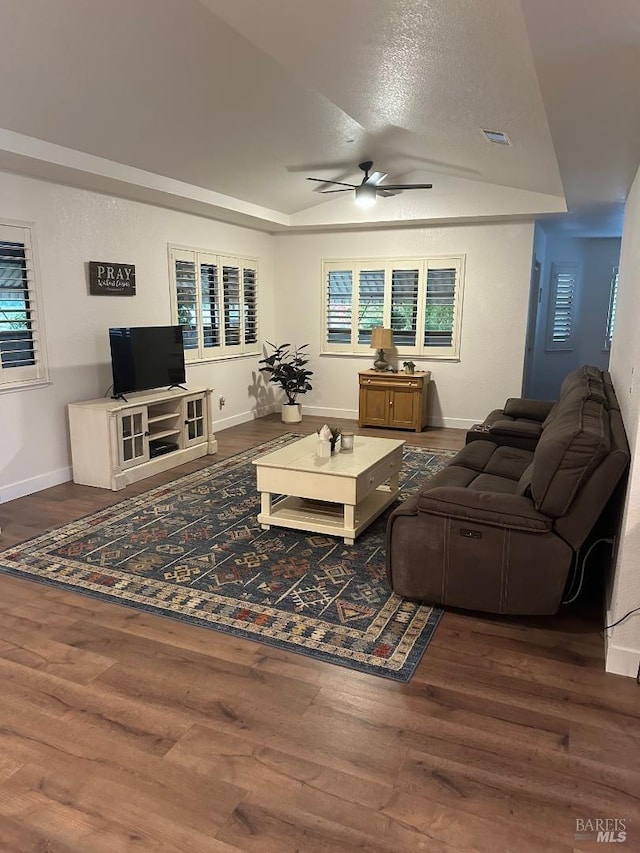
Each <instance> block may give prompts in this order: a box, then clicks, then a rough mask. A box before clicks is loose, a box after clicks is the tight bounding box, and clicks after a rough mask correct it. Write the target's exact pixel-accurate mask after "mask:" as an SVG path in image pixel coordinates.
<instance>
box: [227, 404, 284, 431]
mask: <svg viewBox="0 0 640 853" xmlns="http://www.w3.org/2000/svg"><path fill="white" fill-rule="evenodd" d="M279 411H280V404H279V403H274V404H272V405H270V406H263V407H262V408H260V409H251V410H250V411H248V412H240V414H238V415H231V417H229V418H214V421H213V432H214V433H216V432H219V431H220V430H223V429H229V427H232V426H238V425H239V424H246V423H248V422H249V421H255V420H256V419H257V418H263V417H264V416H265V415H270V414H272V413H273V412H279Z"/></svg>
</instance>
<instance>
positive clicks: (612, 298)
mask: <svg viewBox="0 0 640 853" xmlns="http://www.w3.org/2000/svg"><path fill="white" fill-rule="evenodd" d="M617 307H618V267H614V268H613V271H612V274H611V284H610V285H609V311H608V313H607V330H606V332H605V336H604V347H605V349H610V348H611V340H612V339H613V329H614V326H615V324H616V309H617Z"/></svg>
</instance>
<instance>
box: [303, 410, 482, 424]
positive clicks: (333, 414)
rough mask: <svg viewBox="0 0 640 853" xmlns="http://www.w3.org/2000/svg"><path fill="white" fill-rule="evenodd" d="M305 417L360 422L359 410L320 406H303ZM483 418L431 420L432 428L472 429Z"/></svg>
mask: <svg viewBox="0 0 640 853" xmlns="http://www.w3.org/2000/svg"><path fill="white" fill-rule="evenodd" d="M302 414H303V415H316V416H317V417H319V418H348V419H349V420H353V421H357V420H358V410H357V409H324V408H322V407H320V406H303V407H302ZM482 420H483V418H476V420H469V419H468V418H429V423H428V426H430V427H450V428H451V429H464V430H467V429H471V427H472V426H473V425H474V424H477V423H481V422H482Z"/></svg>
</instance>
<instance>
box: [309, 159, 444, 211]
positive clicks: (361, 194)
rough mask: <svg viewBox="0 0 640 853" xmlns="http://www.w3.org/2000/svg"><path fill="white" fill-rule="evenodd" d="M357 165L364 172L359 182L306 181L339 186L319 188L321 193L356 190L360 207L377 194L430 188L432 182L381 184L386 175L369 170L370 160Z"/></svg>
mask: <svg viewBox="0 0 640 853" xmlns="http://www.w3.org/2000/svg"><path fill="white" fill-rule="evenodd" d="M358 166H359V168H360V169H362V171H363V172H364V178H363V179H362V182H361V183H359V184H347V183H345V182H344V181H330V180H327V178H307V180H308V181H317V182H318V183H321V184H336V185H339V186H340V187H341V189H338V190H320V192H321V193H347V192H351V190H355V191H356V204H359V205H360V206H361V207H371V205H372V204H375V201H376V198H377V197H378V196H379V195H382V196H391V195H395V194H396V193H397V192H401V191H402V190H430V189H431V187H432V186H433V184H382V183H381V182H382V181H384V179H385V178H386V177H387V173H386V172H371V174H369V170H370V169H371V167H372V166H373V161H372V160H365V161H364V163H358Z"/></svg>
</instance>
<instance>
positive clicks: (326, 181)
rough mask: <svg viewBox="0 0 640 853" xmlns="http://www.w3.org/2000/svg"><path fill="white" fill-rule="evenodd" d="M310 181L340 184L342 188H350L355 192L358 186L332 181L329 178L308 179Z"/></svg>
mask: <svg viewBox="0 0 640 853" xmlns="http://www.w3.org/2000/svg"><path fill="white" fill-rule="evenodd" d="M307 180H308V181H318V182H319V183H321V184H340V186H341V187H349V188H350V189H352V190H355V188H356V184H345V182H344V181H330V180H329V179H328V178H307Z"/></svg>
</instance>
